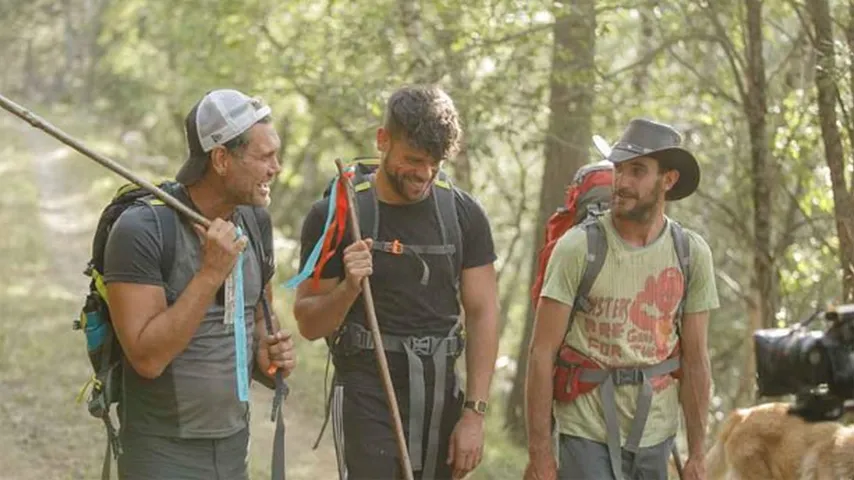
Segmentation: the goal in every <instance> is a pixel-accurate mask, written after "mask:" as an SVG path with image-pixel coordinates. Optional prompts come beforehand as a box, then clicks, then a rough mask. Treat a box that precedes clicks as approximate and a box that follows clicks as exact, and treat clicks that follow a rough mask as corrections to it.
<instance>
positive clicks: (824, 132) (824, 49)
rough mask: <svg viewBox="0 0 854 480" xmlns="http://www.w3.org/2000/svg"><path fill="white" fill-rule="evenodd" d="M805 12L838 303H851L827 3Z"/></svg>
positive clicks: (850, 211)
mask: <svg viewBox="0 0 854 480" xmlns="http://www.w3.org/2000/svg"><path fill="white" fill-rule="evenodd" d="M807 9H808V10H809V13H810V17H811V18H812V22H813V27H814V34H815V48H816V51H817V54H818V61H817V62H816V71H815V84H816V88H817V90H818V97H817V101H818V115H819V123H820V125H821V137H822V140H823V141H824V154H825V156H826V157H827V166H828V167H829V169H830V181H831V184H832V187H833V202H834V207H835V208H834V212H835V217H836V230H837V234H838V235H839V260H840V264H841V266H842V292H843V294H842V300H843V301H844V302H851V301H854V197H852V193H851V192H850V191H849V190H848V186H847V185H848V184H847V183H846V181H845V152H844V151H843V147H842V137H841V136H840V132H839V124H838V123H837V117H836V99H837V98H838V95H839V89H838V88H837V85H836V80H835V79H834V74H835V72H836V71H837V69H836V61H835V59H834V55H835V52H834V45H833V21H832V20H831V17H830V8H829V5H828V2H827V0H809V1H808V2H807Z"/></svg>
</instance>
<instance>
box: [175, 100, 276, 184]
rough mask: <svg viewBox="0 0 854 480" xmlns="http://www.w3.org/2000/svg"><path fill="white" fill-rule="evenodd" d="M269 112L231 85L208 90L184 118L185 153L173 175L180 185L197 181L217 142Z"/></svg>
mask: <svg viewBox="0 0 854 480" xmlns="http://www.w3.org/2000/svg"><path fill="white" fill-rule="evenodd" d="M267 115H270V107H269V106H268V105H265V104H264V103H263V102H262V101H261V100H259V99H257V98H252V97H250V96H248V95H246V94H244V93H243V92H239V91H237V90H231V89H221V90H212V91H210V92H208V93H207V94H205V96H204V97H202V99H201V100H199V101H198V102H197V103H196V104H195V105H194V106H193V108H192V109H191V110H190V113H189V114H187V117H186V118H185V119H184V129H185V133H186V136H187V147H188V149H189V154H188V155H187V160H186V161H185V162H184V165H182V166H181V169H180V170H179V171H178V174H177V175H176V176H175V179H176V180H178V181H179V182H180V183H182V184H184V185H192V184H194V183H196V182H198V181H199V180H200V179H201V178H202V176H203V175H204V174H205V170H207V168H208V161H209V158H208V157H209V153H210V151H211V150H212V149H213V148H214V147H215V146H217V145H223V144H225V143H226V142H228V141H229V140H232V139H233V138H235V137H237V136H238V135H240V134H241V133H243V132H245V131H247V130H249V129H250V128H252V126H253V125H255V124H256V123H258V121H259V120H261V119H262V118H264V117H266V116H267Z"/></svg>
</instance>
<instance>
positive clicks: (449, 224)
mask: <svg viewBox="0 0 854 480" xmlns="http://www.w3.org/2000/svg"><path fill="white" fill-rule="evenodd" d="M433 198H434V201H435V206H436V211H437V213H438V218H439V230H440V234H441V238H442V244H443V245H453V246H454V249H455V252H454V255H449V256H448V261H449V262H451V271H452V272H454V278H455V279H456V283H455V285H456V286H457V287H459V281H460V275H461V274H462V265H463V255H464V253H465V252H463V232H462V229H461V228H460V221H459V216H458V215H457V200H456V188H455V187H454V184H453V182H451V179H450V178H449V177H448V176H447V175H445V173H444V172H439V177H438V178H437V179H436V181H435V183H434V188H433Z"/></svg>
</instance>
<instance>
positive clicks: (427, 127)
mask: <svg viewBox="0 0 854 480" xmlns="http://www.w3.org/2000/svg"><path fill="white" fill-rule="evenodd" d="M384 127H385V129H386V130H387V131H388V132H389V134H390V135H391V138H392V139H394V140H396V139H398V138H401V137H402V138H404V139H405V140H406V141H407V142H408V143H409V144H410V145H411V146H412V147H413V148H415V149H418V150H423V151H425V152H427V153H428V154H429V155H430V156H431V157H433V158H434V159H436V160H437V161H443V160H447V159H448V158H451V157H453V156H454V155H456V154H457V151H458V150H459V144H460V139H461V137H462V129H461V128H460V121H459V117H458V114H457V109H456V107H455V106H454V102H453V100H451V97H450V96H448V94H447V93H445V92H444V91H443V90H442V89H441V88H439V87H438V86H436V85H407V86H404V87H402V88H400V89H399V90H397V91H396V92H394V93H393V94H392V95H391V97H390V98H389V99H388V104H387V105H386V111H385V120H384Z"/></svg>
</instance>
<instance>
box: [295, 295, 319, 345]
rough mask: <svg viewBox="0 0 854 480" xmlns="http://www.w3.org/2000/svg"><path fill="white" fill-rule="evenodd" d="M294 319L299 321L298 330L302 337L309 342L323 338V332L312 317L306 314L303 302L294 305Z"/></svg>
mask: <svg viewBox="0 0 854 480" xmlns="http://www.w3.org/2000/svg"><path fill="white" fill-rule="evenodd" d="M294 319H295V320H296V321H297V329H298V330H299V334H300V335H302V337H303V338H304V339H306V340H309V341H314V340H317V339H319V338H323V335H322V332H320V331H319V330H318V328H317V327H316V325H317V322H313V321H312V320H311V315H309V313H308V312H306V308H305V306H303V304H302V302H299V301H298V302H296V303H294Z"/></svg>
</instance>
